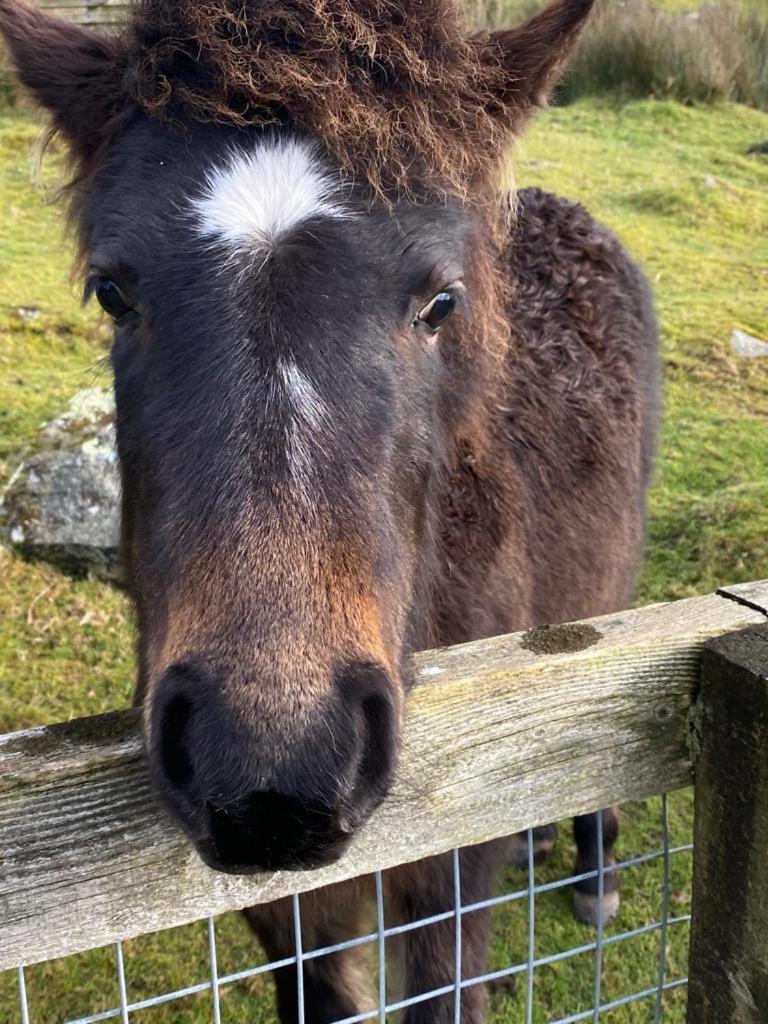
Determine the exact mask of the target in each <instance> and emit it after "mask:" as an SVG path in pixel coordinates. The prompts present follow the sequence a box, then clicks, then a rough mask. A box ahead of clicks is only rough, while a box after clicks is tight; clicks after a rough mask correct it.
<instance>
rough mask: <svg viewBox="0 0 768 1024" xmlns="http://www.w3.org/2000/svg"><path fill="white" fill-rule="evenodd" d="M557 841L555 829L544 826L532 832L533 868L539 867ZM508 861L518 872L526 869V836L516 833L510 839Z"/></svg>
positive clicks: (523, 833)
mask: <svg viewBox="0 0 768 1024" xmlns="http://www.w3.org/2000/svg"><path fill="white" fill-rule="evenodd" d="M556 840H557V827H556V826H555V825H545V826H542V827H541V828H535V829H534V830H533V866H534V867H536V868H537V867H539V866H540V865H541V864H543V863H544V862H545V861H546V859H547V857H549V855H550V853H551V852H552V850H553V849H554V846H555V842H556ZM509 860H510V863H511V865H512V867H514V868H516V869H517V870H518V871H526V870H527V869H528V836H527V834H526V833H525V832H518V833H517V835H514V836H512V837H511V839H510V847H509Z"/></svg>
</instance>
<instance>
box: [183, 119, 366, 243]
mask: <svg viewBox="0 0 768 1024" xmlns="http://www.w3.org/2000/svg"><path fill="white" fill-rule="evenodd" d="M339 186H340V174H339V172H336V174H334V173H333V170H332V169H331V168H329V167H328V166H327V165H326V164H324V162H323V160H322V158H321V156H320V154H319V153H318V150H317V147H316V146H315V145H313V144H312V143H311V142H304V141H297V140H295V139H281V138H278V139H274V138H273V139H269V138H267V139H263V140H261V141H259V142H257V143H256V145H255V146H254V147H253V148H252V149H251V150H249V151H239V150H233V151H232V153H231V154H230V156H229V157H228V159H227V160H226V161H225V162H224V163H223V164H221V165H220V166H218V167H214V168H213V169H211V170H210V171H209V172H208V174H207V176H206V180H205V185H204V187H203V194H202V195H201V196H199V197H197V198H196V199H194V200H192V206H193V210H194V212H195V214H196V216H197V220H198V225H199V230H200V233H201V234H203V235H205V236H207V237H213V238H218V239H220V240H221V241H224V242H226V243H228V244H229V245H231V246H232V247H233V248H235V249H236V250H238V251H249V250H254V249H255V250H259V249H263V248H264V247H265V246H269V245H271V244H272V243H273V242H274V241H275V240H276V239H277V238H279V237H280V235H282V234H284V233H285V232H286V231H290V230H291V228H294V227H296V225H297V224H301V223H302V221H305V220H307V219H308V218H309V217H318V216H325V217H338V218H345V217H349V216H351V213H350V212H349V211H348V210H345V209H344V207H343V206H342V205H341V204H340V202H339V201H338V195H339Z"/></svg>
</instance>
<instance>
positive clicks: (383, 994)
mask: <svg viewBox="0 0 768 1024" xmlns="http://www.w3.org/2000/svg"><path fill="white" fill-rule="evenodd" d="M661 819H662V820H661V831H662V847H661V849H660V850H654V851H653V852H650V853H645V854H641V855H639V856H635V857H631V858H629V859H626V860H622V861H619V862H617V863H616V864H612V865H607V866H606V865H605V863H604V859H603V836H602V815H601V814H598V815H597V822H598V835H597V849H598V851H599V852H598V867H597V869H596V870H593V871H587V872H582V873H580V874H574V875H569V876H567V877H564V878H558V879H555V880H554V881H550V882H545V883H540V884H537V883H536V877H535V864H534V853H535V849H534V834H533V830H532V829H529V830H528V832H527V876H528V877H527V885H526V886H525V888H521V889H516V890H514V891H511V892H506V893H502V894H501V895H498V896H494V897H492V898H490V899H486V900H482V901H479V902H474V903H463V901H462V884H461V882H462V880H461V871H462V869H461V858H460V856H459V851H458V850H454V851H453V854H452V856H453V878H454V900H453V906H452V907H451V908H450V909H446V910H445V911H443V912H440V913H437V914H433V915H431V916H429V917H424V918H421V919H419V920H416V921H409V922H407V923H405V924H399V925H394V926H390V927H387V926H386V923H385V905H384V904H385V901H384V885H383V881H382V873H381V872H376V874H375V879H374V880H375V892H376V930H375V931H374V932H371V933H369V934H366V935H361V936H359V937H356V938H353V939H347V940H345V941H343V942H338V943H335V944H333V945H326V946H323V947H321V948H319V949H311V950H305V949H304V945H303V940H302V923H301V899H300V897H299V896H298V895H294V896H293V897H292V908H293V931H294V952H293V955H291V956H288V957H285V958H283V959H280V960H276V961H271V962H269V963H265V964H259V965H257V966H253V967H249V968H246V969H244V970H240V971H236V972H233V973H229V974H223V975H222V974H219V971H218V965H217V949H216V924H215V920H214V919H213V918H207V927H208V960H209V970H210V977H209V978H208V979H207V980H205V981H201V982H199V983H197V984H193V985H189V986H187V987H185V988H179V989H175V990H174V991H170V992H164V993H161V994H159V995H156V996H152V997H150V998H145V999H139V1000H133V1001H132V1000H131V999H130V992H129V987H128V984H127V981H126V971H125V963H124V957H123V948H122V943H121V942H118V943H116V944H115V972H116V980H117V991H118V997H119V1005H118V1006H115V1007H113V1008H111V1009H108V1010H104V1011H101V1012H99V1013H92V1014H90V1015H88V1016H83V1017H77V1018H72V1019H69V1020H64V1021H62V1024H97V1022H99V1021H108V1020H119V1021H120V1022H121V1024H131V1014H135V1013H138V1012H139V1011H141V1010H147V1009H150V1008H152V1007H157V1006H162V1005H163V1004H167V1003H171V1002H176V1001H180V1000H183V999H186V998H188V997H190V996H193V995H197V994H201V993H205V992H209V993H210V996H211V1019H212V1021H213V1024H221V993H222V990H224V989H226V988H227V987H229V986H232V985H235V984H237V983H238V982H243V981H245V980H247V979H250V978H254V977H256V976H258V975H262V974H265V973H268V972H270V971H275V970H279V969H280V968H283V967H295V969H296V984H297V1007H298V1024H304V1021H305V984H304V966H305V964H307V963H308V962H310V961H312V960H316V959H318V958H320V957H325V956H330V955H332V954H334V953H339V952H342V951H344V950H349V949H352V948H354V947H358V946H371V947H375V949H376V953H377V968H376V970H377V978H378V985H377V1006H376V1008H375V1009H371V1010H368V1011H365V1012H363V1013H358V1014H356V1015H355V1016H351V1017H345V1018H342V1019H339V1020H337V1021H335V1022H334V1024H362V1022H363V1021H369V1020H376V1019H378V1021H379V1022H380V1024H384V1022H385V1021H386V1020H387V1015H388V1014H393V1013H395V1012H397V1011H399V1010H404V1009H407V1008H408V1007H410V1006H414V1005H417V1004H419V1003H423V1002H427V1001H429V1000H432V999H436V998H439V997H447V996H453V999H454V1020H455V1024H461V1012H462V1011H461V1006H462V995H463V993H464V991H465V990H466V989H468V988H470V987H472V986H475V985H482V984H489V983H492V982H498V981H500V980H501V979H508V978H514V977H516V976H518V975H519V976H524V977H525V979H526V984H525V990H524V1000H525V1002H524V1018H523V1019H524V1021H525V1024H532V1022H533V1019H534V1008H535V1006H536V1004H535V991H536V974H537V971H539V970H540V969H541V968H543V967H546V966H548V965H554V964H558V963H562V962H563V961H567V960H570V959H571V958H573V957H577V956H581V955H586V954H592V955H593V956H594V986H593V1003H592V1006H591V1007H589V1008H588V1009H585V1010H581V1011H579V1012H576V1013H572V1014H571V1015H570V1016H566V1017H562V1016H561V1017H557V1018H551V1019H548V1024H576V1022H577V1021H589V1020H591V1021H593V1022H598V1024H599V1021H600V1018H601V1017H602V1016H603V1015H604V1014H608V1013H610V1012H611V1011H614V1010H616V1009H619V1008H620V1007H624V1006H628V1005H630V1004H632V1003H637V1002H639V1001H641V1000H648V1001H649V1002H651V1001H652V1003H653V1016H652V1018H649V1019H652V1020H653V1022H654V1024H659V1022H661V1021H662V1020H663V1015H664V995H665V994H666V993H667V992H670V991H672V990H674V989H677V988H681V987H683V986H685V985H686V984H687V980H688V979H687V978H685V977H680V978H674V979H672V980H669V979H668V978H667V976H666V975H667V944H668V940H669V935H670V932H671V930H672V929H673V928H675V927H678V926H681V925H683V924H685V923H687V922H689V921H690V919H691V916H690V914H681V915H678V916H671V915H670V893H671V882H670V864H671V860H672V858H673V857H674V856H675V855H678V854H683V853H689V852H690V851H691V850H692V849H693V846H692V844H690V843H687V844H683V845H678V846H672V845H671V844H670V834H669V811H668V802H667V797H666V795H664V796H662V800H661ZM659 860H660V861H661V862H662V886H661V907H660V916H659V919H658V920H656V921H653V922H651V923H650V924H644V925H641V926H638V927H635V928H632V929H629V930H626V931H622V932H617V933H614V934H610V935H606V934H605V928H604V925H603V921H602V915H600V914H598V918H599V923H598V925H597V927H596V929H595V937H594V939H591V940H589V941H587V942H584V943H582V944H580V945H578V946H572V947H570V948H568V949H564V950H558V951H556V952H554V953H549V954H547V955H543V956H538V957H537V956H536V949H535V938H536V898H537V897H540V896H542V895H544V894H546V893H551V892H553V891H556V890H559V889H562V888H564V887H566V886H572V885H574V884H575V883H576V882H581V881H585V880H587V879H595V878H596V879H597V888H598V896H599V898H600V900H601V904H602V898H603V895H604V891H605V877H606V875H608V874H610V873H613V872H624V871H626V870H627V869H629V868H633V867H637V866H639V865H643V864H648V863H652V862H654V861H659ZM523 900H525V901H527V922H528V935H527V956H526V958H525V959H524V960H521V961H520V962H517V963H510V964H508V965H506V966H504V967H502V968H499V969H496V970H492V971H486V972H485V973H483V974H480V975H476V976H474V977H470V978H465V977H463V970H462V967H463V957H462V919H463V918H465V917H466V915H468V914H471V913H473V912H476V911H479V910H484V909H488V908H500V907H503V906H504V905H505V904H510V903H512V902H514V901H523ZM450 920H453V921H454V922H455V943H454V958H453V960H454V962H453V981H452V982H451V983H450V984H446V985H443V986H441V987H439V988H434V989H431V990H430V991H427V992H422V993H419V994H417V995H413V996H410V997H407V998H404V999H399V1000H396V1001H391V1002H390V1001H388V998H387V958H386V952H387V940H389V939H393V938H395V937H397V936H401V935H404V934H407V933H410V932H413V931H416V930H418V929H421V928H427V927H429V926H430V925H433V924H437V923H439V922H445V921H450ZM654 932H658V934H659V944H658V954H657V956H658V971H657V981H656V984H655V985H653V986H651V987H647V988H643V989H640V990H638V991H635V992H630V993H627V994H626V995H623V996H621V997H620V998H616V999H613V1000H610V1001H604V1000H603V995H602V992H603V956H604V952H605V951H606V949H608V948H611V947H613V946H617V945H618V944H620V943H624V942H626V941H628V940H630V939H633V938H636V937H638V936H641V935H646V934H652V933H654ZM17 981H18V992H19V1006H20V1022H21V1024H36V1021H35V1016H34V1013H33V1012H32V1010H31V1009H30V1005H29V996H28V991H27V984H26V979H25V972H24V968H19V969H18V971H17ZM540 1013H541V1007H540V1006H539V1007H538V1008H537V1019H541V1018H540ZM47 1020H50V1016H47Z"/></svg>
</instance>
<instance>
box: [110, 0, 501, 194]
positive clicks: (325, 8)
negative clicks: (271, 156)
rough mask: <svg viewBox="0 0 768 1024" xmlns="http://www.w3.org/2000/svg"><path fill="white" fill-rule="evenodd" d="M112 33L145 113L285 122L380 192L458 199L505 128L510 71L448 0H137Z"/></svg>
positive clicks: (478, 176) (477, 179) (486, 171)
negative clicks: (434, 191) (430, 192)
mask: <svg viewBox="0 0 768 1024" xmlns="http://www.w3.org/2000/svg"><path fill="white" fill-rule="evenodd" d="M123 41H124V44H125V45H126V46H127V48H128V51H129V55H128V62H129V66H131V67H132V70H131V74H132V75H133V76H135V79H134V82H133V87H134V94H135V97H136V99H137V100H138V102H139V103H140V105H141V106H142V107H143V108H144V109H145V110H146V111H147V112H149V113H151V114H154V115H158V114H161V115H165V116H167V117H169V118H171V119H179V120H182V119H186V118H189V117H192V118H195V119H198V120H203V121H215V122H226V123H231V124H235V125H238V126H244V125H248V124H280V123H290V124H293V125H296V126H297V127H299V128H300V129H303V130H304V131H306V132H307V133H308V134H311V135H312V136H314V137H315V138H318V139H320V140H322V142H323V143H324V145H325V146H326V147H327V149H328V151H329V152H330V153H331V154H332V156H333V157H335V159H336V160H337V162H338V163H339V164H340V165H341V166H342V167H343V168H344V169H345V170H346V171H348V172H350V173H352V174H354V175H355V176H360V177H362V178H363V179H364V180H366V181H368V182H369V184H370V185H371V186H372V187H373V189H374V190H375V191H376V192H378V193H379V194H389V193H391V192H392V191H393V190H395V191H397V192H405V193H410V194H413V193H414V192H420V191H421V190H422V188H424V187H425V186H426V187H427V188H435V187H437V188H440V189H443V190H448V191H451V192H455V193H457V194H459V195H461V196H465V197H466V196H468V195H469V194H471V192H472V190H473V189H476V188H478V186H481V185H482V184H483V183H484V182H488V181H489V180H490V179H491V177H492V175H493V172H494V171H495V170H496V167H497V164H498V162H499V159H500V154H501V152H502V150H503V146H504V144H505V142H506V140H507V138H508V133H509V129H510V124H509V117H508V116H507V117H505V116H504V114H503V111H502V109H501V104H500V103H499V99H498V97H499V95H500V94H501V92H502V88H501V86H502V83H503V82H504V81H505V79H506V80H508V77H509V74H508V72H506V73H505V72H504V70H503V68H502V66H501V63H500V61H499V60H497V59H495V58H493V57H490V56H489V53H488V48H487V47H486V48H484V47H483V46H482V45H481V43H480V40H479V39H478V38H471V37H468V35H467V27H466V25H465V24H464V22H463V20H462V18H461V16H460V13H459V10H458V8H457V6H455V5H454V4H453V3H452V2H451V0H405V2H403V0H401V2H399V3H396V2H393V0H174V2H172V3H171V2H169V0H139V3H138V5H137V9H136V11H135V13H134V15H133V18H132V21H131V24H130V26H129V28H128V30H127V32H126V34H125V36H124V37H123Z"/></svg>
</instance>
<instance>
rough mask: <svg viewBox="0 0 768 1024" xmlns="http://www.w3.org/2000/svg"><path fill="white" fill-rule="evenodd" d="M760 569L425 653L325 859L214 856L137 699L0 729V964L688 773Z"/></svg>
mask: <svg viewBox="0 0 768 1024" xmlns="http://www.w3.org/2000/svg"><path fill="white" fill-rule="evenodd" d="M751 586H752V589H751V590H750V589H748V588H739V587H735V588H731V589H730V590H727V591H720V592H718V594H713V595H711V596H708V597H701V598H693V599H690V600H685V601H679V602H676V603H673V604H664V605H655V606H651V607H649V608H643V609H639V610H635V611H629V612H623V613H621V614H617V615H610V616H607V617H603V618H599V619H594V620H592V621H591V622H589V623H582V624H576V625H571V626H564V627H551V628H544V629H541V630H533V631H529V632H528V633H524V634H515V635H512V636H506V637H499V638H496V639H492V640H487V641H482V642H477V643H471V644H466V645H463V646H459V647H453V648H446V649H443V650H440V651H431V652H426V653H422V654H419V655H417V657H416V659H415V665H414V670H415V674H416V679H417V686H416V688H415V690H414V692H413V694H412V696H411V698H410V701H409V707H408V715H407V722H406V727H405V734H404V743H403V756H402V763H401V767H400V770H399V773H398V778H397V781H396V784H395V786H394V789H393V791H392V793H391V795H390V796H389V797H388V798H387V800H386V801H385V802H384V804H383V806H382V807H381V808H380V809H379V811H378V812H377V813H376V814H375V815H374V816H373V817H372V819H371V820H370V822H369V823H368V824H367V825H366V827H365V828H364V829H363V830H362V832H361V833H360V835H359V836H358V837H357V838H356V840H355V842H354V843H353V845H352V846H351V848H350V849H349V850H348V852H347V853H346V854H345V855H344V856H343V857H342V858H341V859H340V860H339V861H338V862H337V863H335V864H333V865H331V866H329V867H326V868H323V869H321V870H318V871H312V872H298V873H291V872H277V873H275V874H262V875H257V876H251V877H234V876H228V875H222V874H217V873H216V872H213V871H210V870H209V869H208V868H206V867H205V866H204V865H203V864H202V863H201V861H200V860H199V858H198V857H197V855H196V854H195V853H194V851H193V849H192V847H191V846H190V844H189V843H188V842H187V840H186V839H185V838H184V837H183V836H182V835H181V834H180V833H179V831H178V829H177V828H176V827H175V825H174V823H173V822H172V820H171V819H170V818H169V817H168V815H167V814H166V813H165V812H164V810H163V809H162V808H161V806H160V805H159V804H158V802H157V801H156V799H155V796H154V794H153V792H152V789H151V786H150V782H149V777H148V774H147V770H146V767H145V763H144V757H143V752H142V745H141V740H140V735H139V730H138V721H137V717H136V713H135V712H132V711H127V712H118V713H115V714H110V715H105V716H99V717H95V718H88V719H81V720H78V721H74V722H70V723H68V724H64V725H55V726H51V727H48V728H40V729H33V730H29V731H26V732H21V733H14V734H11V735H8V736H4V737H0V968H8V967H15V966H19V965H26V964H29V963H33V962H36V961H39V960H45V959H51V958H54V957H59V956H63V955H66V954H70V953H75V952H78V951H81V950H84V949H88V948H92V947H97V946H101V945H104V944H106V943H109V942H113V941H116V940H118V939H123V938H130V937H132V936H136V935H140V934H143V933H146V932H149V931H153V930H157V929H161V928H167V927H170V926H173V925H179V924H183V923H186V922H191V921H194V920H198V919H200V918H201V917H205V916H207V915H210V914H218V913H222V912H224V911H227V910H234V909H238V908H241V907H244V906H247V905H249V904H253V903H258V902H263V901H268V900H272V899H275V898H277V897H279V896H284V895H287V894H289V893H291V892H297V891H299V892H300V891H304V890H307V889H311V888H315V887H317V886H318V885H322V884H326V883H329V882H334V881H339V880H342V879H346V878H350V877H354V876H357V875H361V874H364V873H368V872H371V871H373V870H376V869H385V868H387V867H391V866H394V865H396V864H400V863H404V862H407V861H412V860H416V859H418V858H421V857H424V856H426V855H429V854H436V853H441V852H443V851H446V850H449V849H451V848H453V847H455V846H460V845H468V844H472V843H477V842H481V841H483V840H486V839H491V838H494V837H497V836H502V835H507V834H510V833H512V832H516V831H520V830H523V829H525V828H528V827H533V826H536V825H539V824H544V823H546V822H549V821H554V820H557V819H560V818H563V817H566V816H569V815H573V814H579V813H584V812H586V811H590V810H594V809H596V808H598V807H603V806H607V805H609V804H613V803H622V802H624V801H627V800H632V799H638V798H643V797H647V796H650V795H653V794H657V793H660V792H664V791H669V790H672V789H675V788H679V787H681V786H685V785H688V784H689V783H690V782H691V780H692V763H693V754H694V752H695V750H696V749H697V744H698V741H697V740H696V736H697V731H696V730H697V728H698V723H699V718H698V715H697V714H695V713H692V709H693V708H694V699H695V695H696V692H697V688H698V686H699V676H700V666H701V660H702V650H703V648H704V645H705V643H706V641H708V640H710V639H711V638H716V637H720V636H723V635H725V634H728V633H731V632H733V631H735V630H743V629H745V628H748V627H754V626H758V625H761V624H764V623H765V621H766V618H765V609H766V608H768V583H766V584H760V585H751ZM692 737H693V738H694V742H692ZM697 1024H698V1022H697ZM721 1024H722V1022H721Z"/></svg>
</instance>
